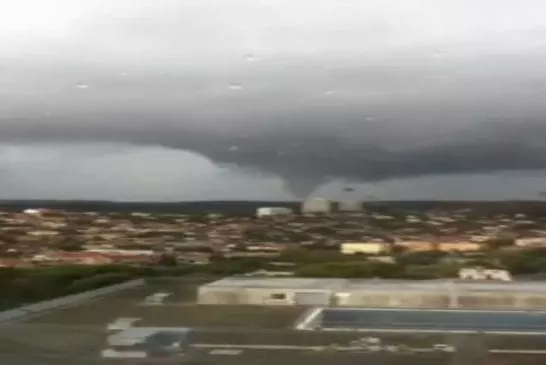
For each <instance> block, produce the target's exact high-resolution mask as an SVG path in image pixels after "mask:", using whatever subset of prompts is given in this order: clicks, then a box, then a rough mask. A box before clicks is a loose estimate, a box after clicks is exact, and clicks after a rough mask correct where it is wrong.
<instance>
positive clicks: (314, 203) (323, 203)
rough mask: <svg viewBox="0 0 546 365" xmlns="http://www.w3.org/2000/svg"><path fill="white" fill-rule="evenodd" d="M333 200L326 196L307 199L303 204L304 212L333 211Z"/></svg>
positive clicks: (325, 212) (324, 212)
mask: <svg viewBox="0 0 546 365" xmlns="http://www.w3.org/2000/svg"><path fill="white" fill-rule="evenodd" d="M332 206H333V204H332V202H331V201H330V200H328V199H325V198H311V199H307V200H305V201H304V202H303V203H302V205H301V212H302V213H311V214H317V213H322V214H328V213H330V212H332Z"/></svg>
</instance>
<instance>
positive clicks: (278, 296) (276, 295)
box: [270, 293, 286, 300]
mask: <svg viewBox="0 0 546 365" xmlns="http://www.w3.org/2000/svg"><path fill="white" fill-rule="evenodd" d="M270 298H271V299H274V300H285V299H286V294H285V293H273V294H271V296H270Z"/></svg>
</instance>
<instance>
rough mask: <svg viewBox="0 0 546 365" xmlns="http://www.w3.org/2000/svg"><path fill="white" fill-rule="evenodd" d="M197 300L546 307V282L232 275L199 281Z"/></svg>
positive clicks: (203, 301) (218, 301) (288, 303)
mask: <svg viewBox="0 0 546 365" xmlns="http://www.w3.org/2000/svg"><path fill="white" fill-rule="evenodd" d="M198 301H199V303H200V304H230V305H296V306H338V307H399V308H477V309H480V308H482V309H492V308H498V309H510V308H513V309H546V284H544V283H540V282H495V281H475V280H470V281H466V280H427V281H425V280H423V281H409V280H380V279H359V280H352V279H310V278H256V277H232V278H225V279H222V280H219V281H216V282H213V283H209V284H206V285H203V286H201V287H200V288H199V291H198Z"/></svg>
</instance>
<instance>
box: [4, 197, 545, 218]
mask: <svg viewBox="0 0 546 365" xmlns="http://www.w3.org/2000/svg"><path fill="white" fill-rule="evenodd" d="M263 206H284V207H290V208H293V209H295V210H297V209H298V208H299V206H300V203H299V202H296V201H286V202H279V201H274V202H271V201H229V200H228V201H193V202H116V201H101V200H93V201H85V200H0V210H3V211H21V210H24V209H28V208H50V209H61V210H66V211H72V212H84V211H94V212H120V213H124V212H150V213H165V214H169V213H180V214H199V213H221V214H226V215H254V214H255V213H256V209H257V208H258V207H263ZM364 206H365V207H368V208H369V209H371V210H377V211H385V212H388V211H393V210H398V211H412V212H419V211H426V210H432V209H437V210H446V211H453V210H460V209H472V210H473V211H475V212H476V213H484V214H491V213H498V214H501V213H502V214H516V213H524V214H528V215H529V216H546V201H382V202H377V201H374V202H365V204H364Z"/></svg>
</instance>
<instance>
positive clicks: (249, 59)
mask: <svg viewBox="0 0 546 365" xmlns="http://www.w3.org/2000/svg"><path fill="white" fill-rule="evenodd" d="M245 61H247V62H254V61H256V55H253V54H247V55H246V56H245Z"/></svg>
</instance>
